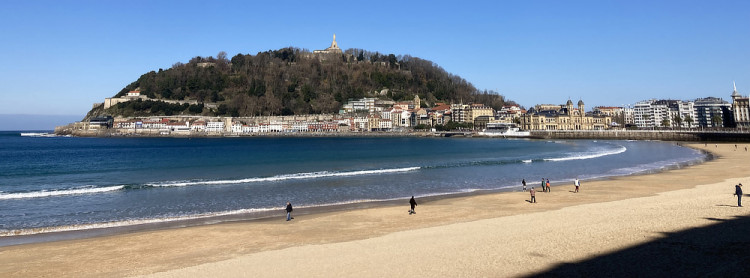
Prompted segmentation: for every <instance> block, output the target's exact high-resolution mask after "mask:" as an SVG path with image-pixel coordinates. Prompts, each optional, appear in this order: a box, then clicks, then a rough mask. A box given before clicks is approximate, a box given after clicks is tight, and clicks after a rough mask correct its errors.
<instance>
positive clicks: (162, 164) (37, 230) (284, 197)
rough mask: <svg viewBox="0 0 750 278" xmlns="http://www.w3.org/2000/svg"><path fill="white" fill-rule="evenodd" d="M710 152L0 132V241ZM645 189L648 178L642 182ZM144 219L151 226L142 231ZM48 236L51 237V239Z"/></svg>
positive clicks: (610, 145)
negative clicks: (115, 136) (66, 135)
mask: <svg viewBox="0 0 750 278" xmlns="http://www.w3.org/2000/svg"><path fill="white" fill-rule="evenodd" d="M708 159H710V156H709V155H708V154H706V153H703V152H700V151H697V150H694V149H690V148H686V147H682V146H679V145H677V144H675V143H674V142H671V143H670V142H660V141H625V140H621V141H618V140H538V139H501V138H426V137H241V138H80V137H24V136H21V135H20V132H17V131H15V132H14V131H2V132H0V246H2V245H12V244H20V243H26V242H35V241H44V240H51V239H52V240H54V239H55V238H56V236H59V235H66V236H68V237H69V236H71V234H72V235H78V236H80V235H87V234H88V235H96V234H97V232H95V231H107V230H120V231H122V230H138V229H145V228H144V227H151V228H153V225H157V227H164V226H170V225H174V226H185V225H201V224H207V223H217V222H222V221H237V220H248V219H267V218H273V217H278V218H279V219H282V218H283V215H284V212H283V209H284V207H285V205H286V202H291V203H292V204H293V205H294V207H295V212H296V211H300V210H302V211H304V210H305V209H308V210H311V211H312V210H317V211H327V210H329V211H330V210H336V209H340V208H341V207H343V206H347V205H349V206H351V205H352V204H367V205H377V204H382V203H385V202H398V201H400V200H403V201H404V204H407V203H408V202H407V201H406V200H408V198H410V197H411V196H415V197H416V198H417V199H418V200H419V199H420V198H441V197H450V196H455V195H460V194H473V193H481V192H496V191H520V190H522V187H521V180H522V179H525V180H526V181H527V183H528V187H529V188H531V187H532V186H538V185H539V184H541V180H542V179H543V178H544V179H549V180H550V182H551V183H552V184H553V185H570V184H572V180H573V179H576V178H578V179H580V180H581V181H582V189H584V190H585V187H586V181H588V180H594V179H606V178H608V177H614V176H625V175H635V174H645V173H653V172H658V171H663V170H665V169H673V168H679V167H685V166H687V165H692V164H696V163H701V162H703V161H706V160H708ZM654 186H658V185H656V184H655V185H654ZM149 225H151V226H149ZM58 238H59V237H58Z"/></svg>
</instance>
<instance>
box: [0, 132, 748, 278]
mask: <svg viewBox="0 0 750 278" xmlns="http://www.w3.org/2000/svg"><path fill="white" fill-rule="evenodd" d="M690 146H691V147H695V148H699V149H706V150H707V151H710V152H712V153H714V154H715V155H716V156H717V159H715V160H712V161H708V162H706V163H703V164H700V165H695V166H691V167H687V168H682V169H676V170H670V171H665V172H661V173H658V174H651V175H640V176H627V177H618V178H613V179H609V180H602V181H586V180H583V181H582V185H581V189H580V192H579V193H573V192H572V191H573V189H574V187H573V185H572V184H571V185H562V186H554V187H552V192H551V193H544V192H538V193H537V203H536V204H531V203H529V202H528V200H529V199H530V198H529V195H528V193H525V192H506V193H497V194H481V195H474V196H465V197H458V198H448V199H440V200H430V201H422V202H420V200H419V199H418V200H417V201H418V202H420V203H419V206H417V214H414V215H409V214H408V212H407V210H408V200H404V202H403V205H398V206H392V205H389V206H383V207H377V208H367V209H355V210H350V211H337V212H328V213H318V214H309V215H297V216H296V217H295V218H296V219H294V220H292V221H289V222H287V221H284V217H283V216H281V214H280V215H279V218H278V219H268V220H261V221H242V222H232V223H222V224H215V225H206V226H198V227H189V228H178V229H167V230H158V231H144V232H135V233H128V234H122V235H113V236H106V237H98V238H89V239H78V240H68V241H58V242H48V243H36V244H26V245H19V246H9V247H2V248H0V262H2V263H0V276H2V277H45V276H46V277H127V276H139V275H145V276H148V277H207V276H211V277H215V276H216V277H279V276H289V277H333V276H343V277H351V276H362V277H384V276H388V277H392V276H396V277H405V276H414V275H421V276H428V277H436V276H438V277H457V276H458V277H460V276H464V277H466V276H471V277H475V276H482V277H508V276H533V275H542V276H547V275H552V276H555V275H561V276H570V275H573V276H581V275H589V276H590V275H596V276H601V275H605V274H606V276H621V277H625V276H626V275H624V274H633V275H640V276H643V274H644V273H642V272H635V271H637V270H638V269H639V268H640V269H643V268H644V267H645V268H649V267H650V268H654V269H653V271H650V272H646V273H651V274H657V275H656V276H658V274H659V273H664V274H671V275H676V274H680V272H671V271H673V270H672V269H670V268H669V261H666V263H665V264H658V262H660V261H659V260H658V258H660V256H659V254H656V255H655V256H653V257H650V258H649V259H650V260H649V262H651V261H654V260H656V262H657V264H654V265H653V266H651V265H649V264H643V265H640V266H635V267H631V268H625V269H623V270H620V271H619V272H612V273H609V272H607V271H613V270H614V269H622V267H621V266H618V265H616V264H613V263H612V262H613V261H614V262H622V263H633V261H636V262H637V260H638V259H639V258H640V259H645V258H646V256H645V254H651V253H654V252H653V250H652V249H653V248H656V250H661V251H660V252H673V251H675V250H676V251H680V252H678V253H677V254H676V255H674V254H672V255H670V256H669V257H668V258H662V260H666V259H669V260H676V259H682V258H680V257H681V256H680V254H687V253H689V252H690V251H691V250H692V251H694V252H698V253H700V254H698V253H696V254H694V255H692V256H688V257H690V258H687V257H686V258H685V259H692V258H698V259H701V261H706V259H708V261H715V264H710V265H707V266H705V267H700V266H698V267H696V266H692V267H687V268H685V267H681V269H683V270H682V271H685V272H684V273H682V274H688V275H687V276H695V274H696V273H698V274H700V273H704V272H701V271H713V272H707V274H706V275H710V276H715V275H714V274H725V273H727V272H728V271H731V270H735V269H737V267H738V266H737V263H736V259H740V260H747V259H748V258H750V257H748V256H747V251H743V250H734V251H732V250H729V251H726V249H722V250H724V253H727V252H728V254H730V255H732V256H731V257H730V258H729V259H727V258H725V257H723V256H725V255H716V254H713V253H711V252H714V251H715V250H713V249H710V248H706V247H705V246H703V245H700V244H703V243H705V242H710V243H712V244H713V245H721V244H730V245H735V244H740V245H743V244H744V246H750V245H748V243H749V242H748V240H747V239H745V238H742V237H741V235H742V234H746V235H747V236H750V234H748V233H750V230H748V226H750V225H747V223H748V221H744V219H746V218H747V217H748V216H750V210H748V209H747V208H746V207H742V208H740V207H737V198H736V197H734V196H733V195H732V193H733V192H734V184H737V183H739V182H742V183H743V184H745V185H748V184H750V163H749V162H750V152H745V151H744V149H743V148H744V146H746V144H741V145H740V146H739V148H738V150H736V151H735V150H734V144H719V145H718V147H715V145H713V144H709V145H708V146H707V147H704V145H703V144H692V145H690ZM527 180H532V181H533V180H535V179H533V178H532V177H530V178H529V179H527ZM531 184H535V183H534V182H530V185H531ZM530 187H531V186H529V188H530ZM744 189H745V192H746V193H748V192H750V188H747V186H745V188H744ZM746 202H748V203H747V205H748V206H750V200H746ZM280 209H281V208H280ZM716 225H719V226H716ZM721 225H728V226H726V227H730V228H725V229H728V231H729V232H726V231H725V230H720V231H722V232H724V234H723V235H720V236H719V235H717V236H715V237H716V238H722V239H727V240H729V241H727V242H728V243H727V242H723V241H722V242H714V241H709V239H707V238H701V237H699V236H691V235H693V234H695V233H696V231H704V230H702V229H708V230H707V231H709V234H710V231H713V230H711V229H719V228H717V227H725V226H721ZM746 232H747V233H746ZM704 237H705V236H704ZM676 238H686V239H684V240H678V241H677V243H675V242H674V240H675V239H676ZM710 238H714V237H710ZM655 244H658V245H655ZM662 245H663V246H676V247H674V248H662ZM653 246H657V247H653ZM702 246H703V247H702ZM644 248H645V249H644ZM649 248H651V249H649ZM683 249H684V250H683ZM704 249H705V250H707V251H705V252H703V251H700V250H704ZM643 250H646V251H643ZM685 250H687V251H685ZM695 250H698V251H695ZM686 252H687V253H686ZM657 253H658V252H657ZM631 257H632V258H633V259H630V258H631ZM683 257H685V256H683ZM712 258H715V260H711V259H712ZM732 258H734V259H732ZM599 262H603V263H599ZM671 264H674V265H676V266H679V265H680V261H677V262H672V263H671ZM660 265H665V269H663V270H660V269H657V268H659V266H660ZM696 268H697V269H696ZM716 269H718V271H722V270H723V271H724V272H716V271H717V270H716ZM659 271H662V272H659ZM618 273H619V274H620V275H618ZM689 274H693V275H689ZM678 276H685V275H678Z"/></svg>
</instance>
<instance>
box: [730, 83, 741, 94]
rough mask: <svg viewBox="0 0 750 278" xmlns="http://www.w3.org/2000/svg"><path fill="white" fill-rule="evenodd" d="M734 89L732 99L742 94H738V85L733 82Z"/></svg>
mask: <svg viewBox="0 0 750 278" xmlns="http://www.w3.org/2000/svg"><path fill="white" fill-rule="evenodd" d="M732 87H734V91H732V97H735V96H739V95H740V93H738V92H737V84H736V83H735V82H734V81H732Z"/></svg>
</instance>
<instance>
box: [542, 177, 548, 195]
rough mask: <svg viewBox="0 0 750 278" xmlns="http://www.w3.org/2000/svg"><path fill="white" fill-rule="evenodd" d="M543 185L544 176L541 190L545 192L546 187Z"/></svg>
mask: <svg viewBox="0 0 750 278" xmlns="http://www.w3.org/2000/svg"><path fill="white" fill-rule="evenodd" d="M544 185H545V183H544V178H542V192H547V189H545V188H546V187H545V186H544Z"/></svg>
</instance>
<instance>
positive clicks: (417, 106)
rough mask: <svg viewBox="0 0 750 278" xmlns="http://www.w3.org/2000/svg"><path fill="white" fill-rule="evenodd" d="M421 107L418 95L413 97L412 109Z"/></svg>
mask: <svg viewBox="0 0 750 278" xmlns="http://www.w3.org/2000/svg"><path fill="white" fill-rule="evenodd" d="M420 107H422V101H421V100H420V99H419V95H414V109H419V108H420Z"/></svg>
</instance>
